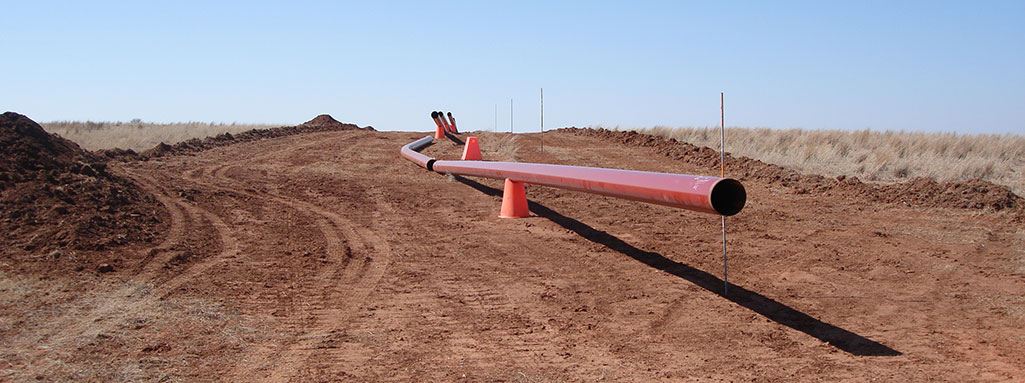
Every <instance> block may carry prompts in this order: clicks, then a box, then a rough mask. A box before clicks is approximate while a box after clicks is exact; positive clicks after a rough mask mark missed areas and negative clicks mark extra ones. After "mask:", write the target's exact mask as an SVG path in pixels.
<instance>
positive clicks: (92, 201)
mask: <svg viewBox="0 0 1025 383" xmlns="http://www.w3.org/2000/svg"><path fill="white" fill-rule="evenodd" d="M0 146H2V147H3V148H4V149H3V153H2V154H0V207H2V208H0V212H2V213H0V214H2V216H0V219H2V220H3V225H2V241H3V243H2V244H0V246H2V247H3V248H4V249H5V250H4V254H5V255H6V256H14V255H15V253H17V252H23V254H28V253H31V254H35V255H39V254H43V255H46V254H53V255H54V257H57V256H59V254H60V251H57V252H54V250H59V249H72V250H101V249H105V248H110V247H115V246H119V245H122V244H127V243H137V242H149V241H151V240H153V238H154V237H155V233H156V230H155V228H156V226H157V225H158V224H159V222H160V219H159V218H160V217H159V215H160V214H163V210H162V208H161V207H160V204H159V203H158V202H157V201H156V200H155V199H154V198H153V196H151V195H149V194H148V193H145V192H143V191H142V190H141V189H139V187H138V186H137V185H135V184H134V183H133V182H132V181H130V180H128V179H126V178H124V177H122V176H119V175H116V174H112V173H111V172H109V171H108V168H107V163H106V159H105V158H103V157H101V156H98V155H95V154H93V153H90V152H87V151H85V150H83V149H82V148H80V147H79V146H78V145H77V144H75V143H74V142H71V141H68V140H66V139H64V138H61V137H60V136H58V135H56V134H48V133H46V131H44V130H43V128H42V127H40V126H39V124H37V123H35V122H34V121H32V120H31V119H29V118H28V117H25V116H23V115H21V114H17V113H13V112H7V113H4V114H3V115H0Z"/></svg>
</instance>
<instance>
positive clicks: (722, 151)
mask: <svg viewBox="0 0 1025 383" xmlns="http://www.w3.org/2000/svg"><path fill="white" fill-rule="evenodd" d="M724 100H725V96H724V93H723V92H720V93H719V167H720V169H721V170H722V178H726V112H725V109H724ZM722 291H723V294H722V295H723V296H727V295H729V294H730V279H729V277H728V274H727V269H726V216H725V215H724V216H722Z"/></svg>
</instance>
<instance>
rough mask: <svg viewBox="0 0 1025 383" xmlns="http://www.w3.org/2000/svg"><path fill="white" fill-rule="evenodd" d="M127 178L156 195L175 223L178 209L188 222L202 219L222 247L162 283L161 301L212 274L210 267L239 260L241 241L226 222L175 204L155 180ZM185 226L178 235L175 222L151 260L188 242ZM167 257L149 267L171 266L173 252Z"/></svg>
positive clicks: (148, 270)
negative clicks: (180, 243)
mask: <svg viewBox="0 0 1025 383" xmlns="http://www.w3.org/2000/svg"><path fill="white" fill-rule="evenodd" d="M128 174H129V175H130V176H131V177H132V178H133V179H135V180H136V182H138V183H139V184H140V185H142V187H143V188H144V189H145V190H147V191H149V192H151V193H152V194H153V195H155V196H157V199H158V201H160V202H161V203H163V204H165V206H167V207H168V210H170V211H172V213H171V214H172V220H173V219H174V217H175V215H176V214H175V213H174V211H175V210H179V209H180V211H179V214H180V212H181V211H184V212H185V214H184V215H187V216H188V217H189V222H192V223H196V224H198V223H199V222H200V219H197V218H202V220H205V221H207V222H208V223H209V224H210V226H211V227H212V228H213V229H214V236H215V237H216V238H217V239H218V241H219V243H220V248H221V249H220V252H218V253H217V254H216V255H213V256H210V257H207V258H204V259H203V260H202V261H199V262H196V263H193V264H191V265H189V267H188V268H187V269H185V270H184V272H182V273H179V274H177V275H175V276H173V277H171V279H169V280H167V281H165V282H163V283H161V284H160V285H157V286H156V289H155V293H156V294H155V295H157V296H160V297H162V296H165V295H167V294H170V292H171V291H173V290H175V289H177V288H179V287H181V286H182V285H184V284H185V283H186V282H188V281H189V280H190V279H192V278H195V277H197V276H199V275H200V274H203V273H204V272H206V271H207V270H209V269H210V268H211V267H213V266H215V265H217V264H219V263H221V262H224V261H226V260H228V259H233V258H236V257H237V256H238V255H239V253H240V244H239V242H238V240H237V239H236V238H235V236H234V235H232V234H231V232H232V229H231V227H229V226H228V224H227V223H225V222H224V220H222V219H221V218H220V217H218V216H217V215H216V214H214V213H212V212H210V211H209V210H206V209H203V208H200V207H198V206H196V205H191V204H186V203H182V202H179V201H175V200H174V199H173V197H171V196H170V193H168V192H166V191H164V190H163V189H162V188H160V187H159V186H158V185H159V183H158V182H156V180H155V179H153V178H152V177H149V176H144V175H141V174H139V173H136V172H134V171H129V172H128ZM166 202H170V203H171V204H167V203H166ZM172 205H173V207H172ZM184 215H182V216H184ZM183 225H184V223H182V224H181V225H177V227H179V230H177V231H176V230H174V228H175V227H176V224H175V222H174V221H172V223H171V227H172V230H170V232H169V233H168V236H167V237H166V238H165V239H164V241H162V242H161V244H160V245H158V246H157V247H155V248H153V249H150V250H147V256H149V254H150V253H152V252H153V250H160V249H169V248H170V246H173V243H174V242H183V241H184V240H185V238H184V237H185V234H184V228H183ZM165 253H167V257H165V258H167V259H161V261H159V262H147V263H149V264H153V263H155V264H157V265H162V264H165V263H167V262H169V261H170V256H171V254H170V252H166V251H165ZM142 271H143V273H144V275H145V274H152V273H155V272H156V270H152V269H151V268H145V267H143V270H142Z"/></svg>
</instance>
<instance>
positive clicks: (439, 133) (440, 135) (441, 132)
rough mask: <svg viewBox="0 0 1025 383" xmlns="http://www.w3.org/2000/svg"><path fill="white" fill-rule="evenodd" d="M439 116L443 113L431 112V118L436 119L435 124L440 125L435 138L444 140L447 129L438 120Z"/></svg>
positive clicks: (435, 132)
mask: <svg viewBox="0 0 1025 383" xmlns="http://www.w3.org/2000/svg"><path fill="white" fill-rule="evenodd" d="M439 114H441V113H438V112H437V111H434V112H431V118H433V119H434V124H435V125H438V129H437V130H435V131H434V138H443V137H445V127H444V126H442V125H441V121H440V120H438V115H439Z"/></svg>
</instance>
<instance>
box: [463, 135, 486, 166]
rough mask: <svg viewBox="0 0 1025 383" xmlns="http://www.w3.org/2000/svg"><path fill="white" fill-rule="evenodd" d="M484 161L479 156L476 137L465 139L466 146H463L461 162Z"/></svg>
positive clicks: (478, 145)
mask: <svg viewBox="0 0 1025 383" xmlns="http://www.w3.org/2000/svg"><path fill="white" fill-rule="evenodd" d="M482 159H484V158H483V157H481V155H480V144H478V143H477V137H466V145H464V146H463V161H480V160H482Z"/></svg>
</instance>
